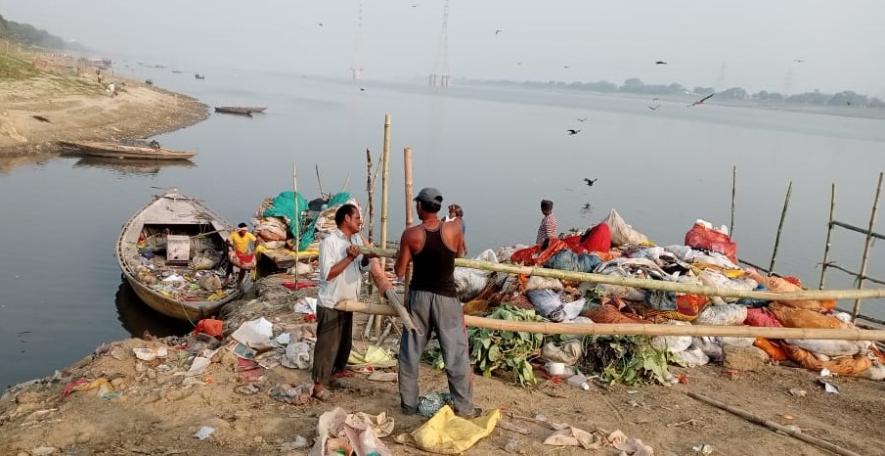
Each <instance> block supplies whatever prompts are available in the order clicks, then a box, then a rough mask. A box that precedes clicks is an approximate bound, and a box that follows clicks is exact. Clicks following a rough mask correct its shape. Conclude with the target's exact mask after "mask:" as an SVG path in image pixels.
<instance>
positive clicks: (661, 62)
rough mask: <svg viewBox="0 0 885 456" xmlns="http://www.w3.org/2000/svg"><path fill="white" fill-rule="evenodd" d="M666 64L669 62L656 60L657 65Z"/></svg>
mask: <svg viewBox="0 0 885 456" xmlns="http://www.w3.org/2000/svg"><path fill="white" fill-rule="evenodd" d="M666 64H667V62H665V61H663V60H658V61H657V62H655V65H666Z"/></svg>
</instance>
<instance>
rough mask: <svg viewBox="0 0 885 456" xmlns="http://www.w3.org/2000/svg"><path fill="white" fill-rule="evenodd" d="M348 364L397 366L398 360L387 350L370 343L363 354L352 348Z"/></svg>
mask: <svg viewBox="0 0 885 456" xmlns="http://www.w3.org/2000/svg"><path fill="white" fill-rule="evenodd" d="M347 364H348V365H349V366H353V367H365V366H372V367H380V368H386V367H393V366H396V360H395V359H393V356H392V355H391V354H390V352H388V351H387V350H385V349H383V348H381V347H379V346H377V345H369V346H368V347H367V348H366V354H365V355H364V354H362V353H360V352H358V351H356V350H351V351H350V355H349V356H348V357H347Z"/></svg>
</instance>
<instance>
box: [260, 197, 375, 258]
mask: <svg viewBox="0 0 885 456" xmlns="http://www.w3.org/2000/svg"><path fill="white" fill-rule="evenodd" d="M348 203H350V204H353V205H355V206H357V207H359V204H358V202H357V201H356V200H355V199H353V198H352V197H351V195H350V193H347V192H341V193H337V194H335V195H331V196H330V197H328V198H316V199H314V200H311V201H310V202H308V201H307V200H306V199H305V198H304V196H302V195H301V193H297V192H281V193H280V194H279V195H277V196H276V197H274V198H265V199H264V200H263V201H262V202H261V204H259V206H258V210H257V211H256V214H255V219H254V220H253V222H254V225H255V235H256V236H257V237H258V239H259V241H260V243H261V248H260V249H259V253H264V252H267V251H268V250H282V249H288V250H298V251H306V250H309V249H310V250H315V249H316V247H317V245H318V244H319V241H320V240H321V239H322V238H323V236H324V235H326V234H329V233H331V232H332V231H334V230H335V228H336V227H335V211H336V210H338V208H339V207H341V206H342V205H344V204H348ZM296 210H297V212H298V214H299V215H298V216H296V215H295V213H296ZM296 239H298V240H299V245H298V246H296V245H295V242H296Z"/></svg>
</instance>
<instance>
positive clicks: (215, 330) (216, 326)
mask: <svg viewBox="0 0 885 456" xmlns="http://www.w3.org/2000/svg"><path fill="white" fill-rule="evenodd" d="M223 332H224V322H223V321H221V320H216V319H214V318H204V319H202V320H200V321H198V322H197V326H194V335H195V336H196V335H197V334H208V335H210V336H212V337H216V338H218V339H221V336H222V334H223Z"/></svg>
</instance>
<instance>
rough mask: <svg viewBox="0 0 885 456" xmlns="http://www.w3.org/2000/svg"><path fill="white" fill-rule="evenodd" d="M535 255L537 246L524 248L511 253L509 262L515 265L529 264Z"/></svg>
mask: <svg viewBox="0 0 885 456" xmlns="http://www.w3.org/2000/svg"><path fill="white" fill-rule="evenodd" d="M536 253H538V246H537V245H533V246H531V247H526V248H524V249H521V250H517V251H515V252H513V255H510V261H511V262H513V263H516V264H530V262H531V261H532V257H533V256H535V254H536Z"/></svg>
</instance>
